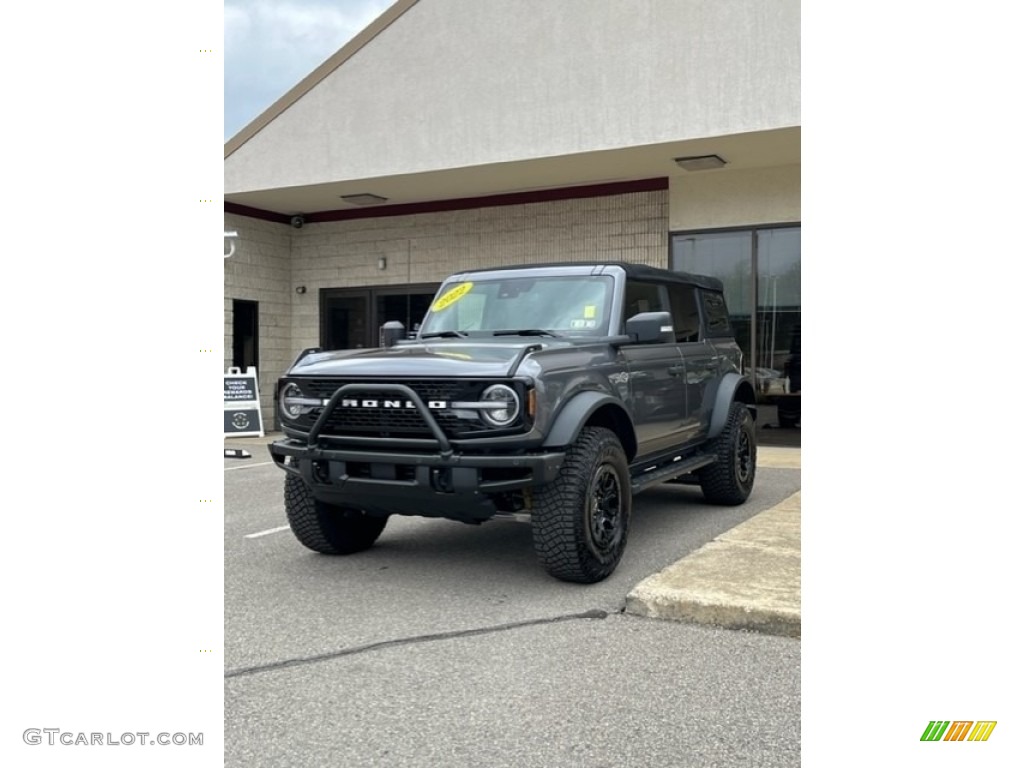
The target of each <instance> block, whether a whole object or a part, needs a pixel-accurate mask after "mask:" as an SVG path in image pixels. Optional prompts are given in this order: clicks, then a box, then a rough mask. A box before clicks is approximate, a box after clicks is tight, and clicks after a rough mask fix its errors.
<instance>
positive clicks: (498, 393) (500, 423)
mask: <svg viewBox="0 0 1024 768" xmlns="http://www.w3.org/2000/svg"><path fill="white" fill-rule="evenodd" d="M481 399H482V401H483V402H485V403H494V405H493V406H492V407H490V408H485V409H484V410H483V411H482V412H481V414H482V415H483V417H484V421H486V422H487V423H488V424H493V425H494V426H496V427H507V426H508V425H509V424H511V423H512V422H513V421H515V420H516V417H517V416H518V415H519V395H517V394H516V391H515V390H514V389H512V387H509V386H506V385H505V384H494V385H493V386H490V387H488V388H487V389H485V390H484V394H483V397H482V398H481ZM499 404H501V405H502V406H503V407H500V408H499V407H497V406H498V405H499Z"/></svg>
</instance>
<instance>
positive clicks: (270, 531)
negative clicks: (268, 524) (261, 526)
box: [245, 525, 291, 539]
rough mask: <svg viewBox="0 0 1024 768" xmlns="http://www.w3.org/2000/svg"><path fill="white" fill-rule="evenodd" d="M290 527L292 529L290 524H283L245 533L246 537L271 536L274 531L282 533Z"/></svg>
mask: <svg viewBox="0 0 1024 768" xmlns="http://www.w3.org/2000/svg"><path fill="white" fill-rule="evenodd" d="M290 529H291V526H290V525H282V526H280V527H278V528H268V529H267V530H265V531H257V532H256V533H247V534H245V538H247V539H258V538H259V537H260V536H269V535H270V534H272V533H280V532H281V531H287V530H290Z"/></svg>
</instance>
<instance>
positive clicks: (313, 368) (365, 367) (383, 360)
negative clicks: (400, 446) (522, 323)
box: [289, 338, 551, 378]
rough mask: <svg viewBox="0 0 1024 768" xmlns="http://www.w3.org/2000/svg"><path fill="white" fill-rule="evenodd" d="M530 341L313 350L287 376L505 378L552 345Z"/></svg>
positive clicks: (439, 342) (446, 340) (459, 342)
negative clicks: (533, 354)
mask: <svg viewBox="0 0 1024 768" xmlns="http://www.w3.org/2000/svg"><path fill="white" fill-rule="evenodd" d="M550 341H551V340H550V339H545V340H544V341H543V342H542V341H540V340H538V339H535V338H531V339H517V340H516V341H506V340H502V341H501V342H484V343H481V342H478V341H462V340H451V339H444V340H439V341H437V342H434V341H429V342H421V343H413V344H401V345H399V346H395V347H387V348H382V349H346V350H339V351H336V352H316V353H314V354H311V355H307V356H306V357H304V358H302V359H301V360H300V361H299V362H298V363H297V364H296V365H294V366H293V367H292V369H291V370H290V371H289V375H290V376H343V377H350V376H352V377H360V378H363V377H365V378H378V377H388V378H392V377H398V378H404V377H409V378H422V377H430V378H434V377H437V378H447V377H449V376H466V377H481V378H484V377H486V378H504V377H507V376H511V375H512V374H514V373H515V371H514V370H513V369H512V367H513V365H516V366H517V367H518V365H517V361H519V360H522V358H523V357H524V356H525V354H528V352H529V351H533V350H538V349H542V348H544V347H546V346H550V344H549V342H550Z"/></svg>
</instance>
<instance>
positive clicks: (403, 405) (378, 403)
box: [340, 398, 448, 411]
mask: <svg viewBox="0 0 1024 768" xmlns="http://www.w3.org/2000/svg"><path fill="white" fill-rule="evenodd" d="M340 405H341V407H342V408H390V409H396V408H397V409H407V408H415V407H416V406H415V405H413V402H412V401H411V400H357V399H354V398H342V400H341V403H340ZM447 407H448V402H447V401H446V400H428V401H427V408H429V409H430V410H432V411H443V410H444V409H445V408H447Z"/></svg>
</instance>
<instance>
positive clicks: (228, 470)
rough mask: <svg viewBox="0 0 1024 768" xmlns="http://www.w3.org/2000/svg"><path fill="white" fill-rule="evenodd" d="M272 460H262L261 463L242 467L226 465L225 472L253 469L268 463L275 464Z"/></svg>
mask: <svg viewBox="0 0 1024 768" xmlns="http://www.w3.org/2000/svg"><path fill="white" fill-rule="evenodd" d="M273 463H274V462H272V461H261V462H260V463H259V464H245V465H244V466H241V467H224V471H225V472H230V471H231V470H232V469H252V468H253V467H265V466H267V465H268V464H273Z"/></svg>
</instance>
